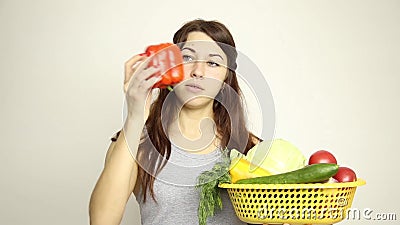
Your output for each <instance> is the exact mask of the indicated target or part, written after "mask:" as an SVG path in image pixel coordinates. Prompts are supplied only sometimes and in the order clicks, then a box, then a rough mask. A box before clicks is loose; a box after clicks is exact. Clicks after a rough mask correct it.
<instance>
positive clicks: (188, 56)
mask: <svg viewBox="0 0 400 225" xmlns="http://www.w3.org/2000/svg"><path fill="white" fill-rule="evenodd" d="M182 56H183V62H184V65H183V68H184V80H183V81H182V82H181V83H179V84H178V85H176V86H175V88H174V91H175V94H176V96H177V97H178V99H179V100H180V101H181V103H183V104H185V107H202V106H204V105H207V104H209V103H211V102H213V100H214V97H215V96H216V95H217V94H218V92H219V91H220V89H221V88H222V85H223V83H224V80H225V78H226V76H227V66H226V65H227V57H226V55H225V53H224V52H223V51H222V49H221V48H220V47H219V46H218V44H217V43H216V42H215V41H213V40H212V39H211V38H210V37H209V36H208V35H206V34H205V33H202V32H191V33H189V35H188V38H187V41H186V42H185V43H184V45H183V46H182Z"/></svg>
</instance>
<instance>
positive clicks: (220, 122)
mask: <svg viewBox="0 0 400 225" xmlns="http://www.w3.org/2000/svg"><path fill="white" fill-rule="evenodd" d="M194 31H199V32H203V33H205V34H207V35H208V36H209V37H211V38H212V39H213V40H214V41H215V42H217V44H218V45H219V46H220V47H221V49H222V50H223V51H224V53H225V54H226V55H227V56H228V65H227V66H228V72H227V78H226V79H225V81H224V82H225V84H224V85H225V86H226V85H229V86H230V88H223V89H221V91H220V92H219V93H218V94H217V96H216V97H215V99H219V100H218V101H217V100H214V103H213V110H214V118H213V119H214V122H215V125H216V127H217V135H218V138H219V140H220V147H221V148H222V149H225V148H228V149H233V148H235V149H238V150H242V151H243V152H244V153H246V152H247V151H248V150H249V149H250V148H251V147H253V146H254V144H255V143H254V141H255V140H257V138H256V137H255V136H254V135H253V134H252V133H251V132H249V130H248V129H247V128H246V118H245V115H244V110H243V101H242V97H241V96H242V93H241V90H240V88H239V84H238V80H237V77H236V72H235V69H236V67H237V65H236V58H237V52H236V49H235V42H234V40H233V37H232V35H231V33H230V32H229V30H228V29H227V28H226V27H225V26H224V25H223V24H221V23H220V22H217V21H205V20H201V19H196V20H193V21H190V22H187V23H186V24H184V25H183V26H182V27H181V28H180V29H179V30H178V31H177V32H176V33H175V35H174V38H173V42H174V43H175V44H178V43H183V42H185V41H186V40H187V37H188V34H189V33H190V32H194ZM169 94H172V95H174V93H173V92H172V93H170V92H169V91H168V90H166V89H161V90H160V92H159V94H158V97H157V99H156V100H155V101H154V103H153V104H152V106H151V108H150V114H149V118H148V119H147V121H146V125H145V136H144V138H143V140H142V142H141V144H140V146H139V149H138V163H139V165H140V166H139V167H138V168H139V170H138V181H139V182H140V188H141V193H140V194H142V196H143V200H144V201H146V196H147V191H150V195H151V197H152V198H153V199H154V200H155V195H154V191H153V185H154V180H155V176H156V175H157V174H158V173H159V172H160V171H161V169H162V167H163V166H164V165H165V163H166V162H167V161H168V159H169V157H170V155H171V142H170V140H169V139H168V136H167V134H166V133H165V131H168V126H169V125H170V123H171V122H172V117H171V116H170V117H165V116H164V117H162V115H167V114H169V115H171V114H174V113H177V109H176V107H175V105H174V104H169V103H168V102H166V98H167V96H168V95H169ZM168 98H169V97H168ZM221 102H223V104H222V103H221ZM163 112H166V113H163ZM228 112H229V114H228ZM164 128H166V129H164Z"/></svg>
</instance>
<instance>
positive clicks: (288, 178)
mask: <svg viewBox="0 0 400 225" xmlns="http://www.w3.org/2000/svg"><path fill="white" fill-rule="evenodd" d="M338 169H339V166H338V165H337V164H332V163H319V164H313V165H308V166H305V167H303V168H301V169H298V170H294V171H291V172H287V173H281V174H276V175H271V176H264V177H256V178H248V179H243V180H238V181H237V182H236V183H237V184H302V183H316V182H323V181H326V180H328V179H329V178H331V177H332V176H333V175H335V174H336V173H337V172H338Z"/></svg>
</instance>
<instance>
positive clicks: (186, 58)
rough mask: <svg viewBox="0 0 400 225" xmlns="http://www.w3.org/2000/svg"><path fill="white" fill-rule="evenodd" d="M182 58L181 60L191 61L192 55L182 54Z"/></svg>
mask: <svg viewBox="0 0 400 225" xmlns="http://www.w3.org/2000/svg"><path fill="white" fill-rule="evenodd" d="M182 58H183V62H191V61H193V57H192V56H190V55H183V56H182Z"/></svg>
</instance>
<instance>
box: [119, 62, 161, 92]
mask: <svg viewBox="0 0 400 225" xmlns="http://www.w3.org/2000/svg"><path fill="white" fill-rule="evenodd" d="M137 72H138V73H137V74H135V76H134V77H133V78H132V79H131V80H130V81H129V82H128V83H125V84H124V91H125V92H127V91H128V90H129V89H135V90H136V91H140V90H142V91H147V90H148V89H150V88H151V87H153V86H154V84H156V83H157V82H158V81H160V79H161V76H159V72H160V69H159V68H156V67H149V68H146V69H143V70H142V71H140V72H139V71H137ZM136 91H135V92H136Z"/></svg>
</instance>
